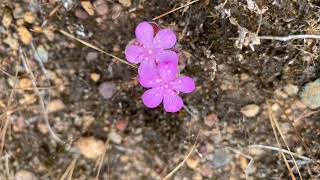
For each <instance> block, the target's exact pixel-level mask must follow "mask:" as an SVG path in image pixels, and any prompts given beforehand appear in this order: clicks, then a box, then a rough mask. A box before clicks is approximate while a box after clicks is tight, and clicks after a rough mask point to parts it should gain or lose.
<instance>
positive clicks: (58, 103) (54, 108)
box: [48, 99, 66, 113]
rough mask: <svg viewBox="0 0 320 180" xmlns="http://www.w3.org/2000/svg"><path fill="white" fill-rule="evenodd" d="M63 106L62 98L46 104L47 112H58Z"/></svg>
mask: <svg viewBox="0 0 320 180" xmlns="http://www.w3.org/2000/svg"><path fill="white" fill-rule="evenodd" d="M65 108H66V106H65V105H64V103H63V101H62V100H60V99H55V100H52V101H51V102H50V103H49V104H48V113H53V112H58V111H61V110H63V109H65Z"/></svg>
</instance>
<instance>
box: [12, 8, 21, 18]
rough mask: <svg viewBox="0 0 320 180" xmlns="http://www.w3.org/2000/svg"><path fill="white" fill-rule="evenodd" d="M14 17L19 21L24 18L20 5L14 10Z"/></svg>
mask: <svg viewBox="0 0 320 180" xmlns="http://www.w3.org/2000/svg"><path fill="white" fill-rule="evenodd" d="M13 17H14V18H15V19H19V18H22V17H23V9H22V7H21V6H20V4H15V7H14V10H13Z"/></svg>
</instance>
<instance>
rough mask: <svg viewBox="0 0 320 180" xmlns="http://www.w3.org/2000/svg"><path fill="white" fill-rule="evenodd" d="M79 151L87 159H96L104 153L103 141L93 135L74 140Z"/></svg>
mask: <svg viewBox="0 0 320 180" xmlns="http://www.w3.org/2000/svg"><path fill="white" fill-rule="evenodd" d="M76 147H77V148H78V149H79V150H80V153H81V154H82V155H83V156H84V157H86V158H88V159H93V160H95V159H97V158H98V157H99V156H101V155H102V154H103V153H104V150H105V145H104V142H103V141H101V140H98V139H96V138H94V137H82V138H80V139H79V140H78V141H77V142H76Z"/></svg>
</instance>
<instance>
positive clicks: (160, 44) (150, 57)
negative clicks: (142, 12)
mask: <svg viewBox="0 0 320 180" xmlns="http://www.w3.org/2000/svg"><path fill="white" fill-rule="evenodd" d="M156 31H157V30H156ZM135 34H136V38H137V39H136V41H133V42H132V43H131V44H129V45H128V47H127V48H126V50H125V55H126V59H127V60H128V61H129V62H131V63H133V64H139V63H141V65H140V66H145V64H146V63H148V64H155V63H159V62H161V61H163V60H165V59H170V60H172V61H173V62H174V63H175V64H178V55H177V53H176V52H174V51H172V50H168V49H170V48H172V47H173V46H174V45H175V44H176V40H177V38H176V35H175V33H174V32H173V31H172V30H170V29H168V28H166V29H161V30H159V31H158V32H157V33H156V34H155V30H154V28H153V26H152V25H151V24H149V23H148V22H141V23H140V24H138V26H137V27H136V30H135ZM139 69H140V68H139ZM139 74H140V70H139Z"/></svg>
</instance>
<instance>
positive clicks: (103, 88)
mask: <svg viewBox="0 0 320 180" xmlns="http://www.w3.org/2000/svg"><path fill="white" fill-rule="evenodd" d="M116 91H117V87H116V84H115V83H114V82H111V81H107V82H104V83H102V84H100V86H99V92H100V94H101V95H102V97H103V98H104V99H110V98H111V97H112V96H113V95H114V93H116Z"/></svg>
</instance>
